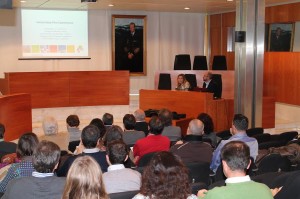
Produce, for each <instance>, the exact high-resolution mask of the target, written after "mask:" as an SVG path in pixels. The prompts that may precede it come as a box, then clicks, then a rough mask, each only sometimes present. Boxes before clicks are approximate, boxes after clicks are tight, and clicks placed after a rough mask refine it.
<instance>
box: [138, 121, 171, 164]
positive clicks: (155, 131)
mask: <svg viewBox="0 0 300 199" xmlns="http://www.w3.org/2000/svg"><path fill="white" fill-rule="evenodd" d="M149 127H150V129H149V134H148V136H147V137H145V138H142V139H140V140H138V141H137V142H136V143H135V145H134V147H133V155H134V163H135V164H136V165H137V163H138V161H139V159H140V158H141V157H142V156H143V155H145V154H147V153H152V152H157V151H169V149H170V139H169V138H168V137H166V136H162V135H161V133H162V131H163V129H164V125H163V123H162V121H161V120H160V119H159V118H158V117H156V116H154V117H152V118H151V120H150V122H149Z"/></svg>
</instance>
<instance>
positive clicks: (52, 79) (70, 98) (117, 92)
mask: <svg viewBox="0 0 300 199" xmlns="http://www.w3.org/2000/svg"><path fill="white" fill-rule="evenodd" d="M0 89H1V90H0V91H1V92H2V93H3V94H13V93H29V94H30V95H31V100H32V108H49V107H68V106H96V105H128V104H129V72H128V71H81V72H15V73H5V78H4V79H0Z"/></svg>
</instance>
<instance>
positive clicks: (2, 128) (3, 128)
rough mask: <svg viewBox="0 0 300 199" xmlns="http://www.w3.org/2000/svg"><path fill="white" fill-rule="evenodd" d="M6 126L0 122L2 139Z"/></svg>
mask: <svg viewBox="0 0 300 199" xmlns="http://www.w3.org/2000/svg"><path fill="white" fill-rule="evenodd" d="M4 133H5V126H4V125H3V124H1V123H0V139H3V138H4Z"/></svg>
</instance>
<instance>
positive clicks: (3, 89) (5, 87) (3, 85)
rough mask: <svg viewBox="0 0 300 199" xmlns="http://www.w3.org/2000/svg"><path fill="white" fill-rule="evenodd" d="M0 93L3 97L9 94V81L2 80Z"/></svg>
mask: <svg viewBox="0 0 300 199" xmlns="http://www.w3.org/2000/svg"><path fill="white" fill-rule="evenodd" d="M0 91H1V93H2V94H3V95H6V94H8V91H9V88H8V80H7V79H6V78H0Z"/></svg>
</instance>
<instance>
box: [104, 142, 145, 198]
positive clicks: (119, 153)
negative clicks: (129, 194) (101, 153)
mask: <svg viewBox="0 0 300 199" xmlns="http://www.w3.org/2000/svg"><path fill="white" fill-rule="evenodd" d="M106 152H107V155H106V160H107V162H108V164H109V165H110V166H109V167H108V168H107V172H106V173H104V174H103V182H104V185H105V188H106V192H107V193H108V194H110V193H118V192H125V191H134V190H139V189H140V187H141V174H140V173H139V172H138V171H135V170H132V169H130V168H125V166H124V162H125V161H126V160H127V158H128V150H127V146H126V144H125V143H124V142H123V141H122V140H116V141H113V142H110V143H109V144H108V148H107V151H106Z"/></svg>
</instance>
